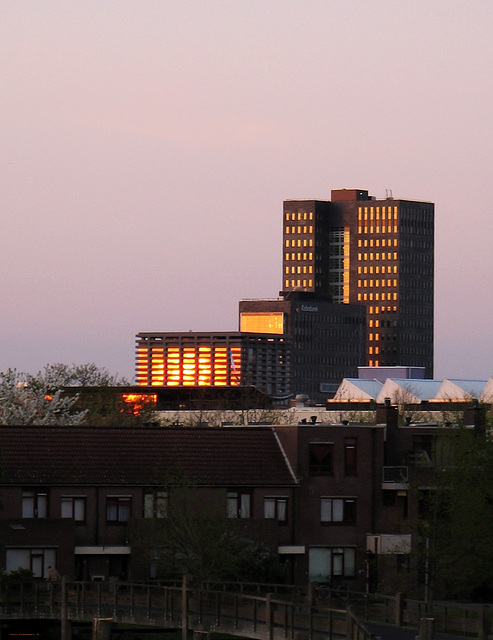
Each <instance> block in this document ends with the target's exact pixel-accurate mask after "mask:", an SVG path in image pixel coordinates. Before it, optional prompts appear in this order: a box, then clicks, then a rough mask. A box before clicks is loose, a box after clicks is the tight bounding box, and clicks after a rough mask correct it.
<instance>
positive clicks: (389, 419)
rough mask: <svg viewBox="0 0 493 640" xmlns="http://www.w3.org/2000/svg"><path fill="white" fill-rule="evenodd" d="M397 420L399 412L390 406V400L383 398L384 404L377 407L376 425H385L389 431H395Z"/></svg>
mask: <svg viewBox="0 0 493 640" xmlns="http://www.w3.org/2000/svg"><path fill="white" fill-rule="evenodd" d="M398 418H399V410H398V409H397V407H393V406H392V405H391V404H390V398H385V403H384V404H383V405H379V406H378V407H377V412H376V416H375V422H376V424H386V425H387V427H388V428H389V429H396V428H397V425H398Z"/></svg>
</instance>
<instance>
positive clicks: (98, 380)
mask: <svg viewBox="0 0 493 640" xmlns="http://www.w3.org/2000/svg"><path fill="white" fill-rule="evenodd" d="M121 384H128V383H127V381H126V380H124V379H120V378H118V376H112V375H110V374H109V373H108V371H107V370H106V369H104V368H99V367H97V365H95V364H84V365H77V366H76V365H72V366H68V365H65V364H53V365H47V366H46V367H45V368H44V369H43V371H40V372H38V373H37V374H36V375H32V374H28V373H22V372H19V371H17V370H16V369H8V370H7V371H6V372H0V424H3V425H34V424H35V425H50V424H51V425H53V424H63V425H74V424H81V423H82V422H84V420H85V418H86V415H87V413H88V410H87V409H84V410H81V409H80V408H79V407H78V406H77V402H78V399H79V396H78V394H76V393H75V394H74V393H64V388H65V387H105V386H106V387H109V386H117V385H121Z"/></svg>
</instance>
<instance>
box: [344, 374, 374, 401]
mask: <svg viewBox="0 0 493 640" xmlns="http://www.w3.org/2000/svg"><path fill="white" fill-rule="evenodd" d="M382 386H383V385H382V383H381V382H379V381H378V380H362V379H360V378H344V380H343V381H342V382H341V384H340V385H339V388H338V389H337V392H336V394H335V396H334V401H338V402H344V401H349V400H351V401H354V402H368V401H370V400H375V399H376V397H377V396H378V394H379V392H380V389H381V388H382Z"/></svg>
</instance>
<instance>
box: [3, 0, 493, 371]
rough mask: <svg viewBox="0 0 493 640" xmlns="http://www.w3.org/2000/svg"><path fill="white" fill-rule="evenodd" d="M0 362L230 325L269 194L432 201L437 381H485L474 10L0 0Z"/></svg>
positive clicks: (274, 288)
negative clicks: (343, 192) (347, 191)
mask: <svg viewBox="0 0 493 640" xmlns="http://www.w3.org/2000/svg"><path fill="white" fill-rule="evenodd" d="M0 18H1V19H0V60H1V66H0V80H1V87H2V100H1V102H0V113H1V120H0V121H1V124H2V138H1V140H2V144H1V149H2V155H1V158H0V167H1V172H0V176H1V177H0V180H1V182H0V203H1V234H0V243H1V244H0V279H1V280H0V287H1V289H0V290H1V300H2V313H1V315H0V340H1V349H0V370H5V369H7V368H8V367H16V368H17V369H20V370H25V371H31V372H34V371H36V370H38V369H40V368H41V367H43V365H45V364H47V363H54V362H66V363H68V364H71V363H82V362H96V363H97V364H99V365H102V366H105V367H107V368H108V369H109V370H110V371H111V372H113V373H116V372H118V373H120V374H121V375H126V376H127V377H130V378H131V377H132V376H133V367H134V336H135V334H136V333H137V332H139V331H154V330H158V331H182V330H184V331H187V330H189V329H191V330H218V331H221V330H236V329H237V305H238V300H240V299H241V298H253V297H275V296H276V295H277V293H278V291H279V289H280V286H281V249H282V230H281V217H282V201H283V200H284V199H289V198H318V199H328V198H330V190H331V189H332V188H344V187H346V188H361V189H368V190H369V191H370V192H371V194H373V195H375V196H377V197H384V196H385V191H386V189H392V192H393V195H394V197H396V198H408V199H417V200H419V199H421V200H431V201H434V202H435V203H436V280H435V282H436V288H435V299H436V305H435V310H436V321H435V335H436V342H435V345H436V358H435V376H436V377H465V378H488V377H489V376H493V333H492V328H491V327H492V323H491V318H492V317H493V287H492V286H491V274H492V268H493V258H492V255H493V250H492V245H493V210H492V205H491V198H490V197H489V189H490V186H489V185H490V182H489V180H490V179H491V176H490V174H491V169H492V155H493V151H492V148H493V147H492V139H493V119H492V113H493V81H492V72H491V63H492V60H493V39H492V38H491V32H492V30H493V3H492V2H491V0H484V1H474V0H471V1H470V2H464V1H458V0H441V1H433V0H426V1H424V0H423V1H418V0H416V1H414V0H413V1H407V2H399V1H397V0H392V1H390V0H389V1H380V0H373V1H372V2H368V0H331V1H330V2H328V1H327V0H310V1H309V2H302V1H301V0H299V1H296V2H295V1H290V0H284V1H283V2H280V1H279V0H276V1H272V0H258V1H257V0H249V1H248V2H245V0H241V1H237V0H224V1H221V2H217V1H212V0H211V1H208V0H200V1H199V0H196V1H195V2H188V1H186V0H179V1H178V0H177V1H173V2H171V1H170V2H167V1H166V0H156V1H154V0H146V2H137V1H136V0H133V1H129V0H119V1H118V2H116V1H111V0H105V2H82V1H74V0H69V1H67V2H56V1H49V2H48V1H43V0H40V1H37V2H31V1H29V2H28V1H24V0H6V1H5V2H3V3H2V4H1V6H0Z"/></svg>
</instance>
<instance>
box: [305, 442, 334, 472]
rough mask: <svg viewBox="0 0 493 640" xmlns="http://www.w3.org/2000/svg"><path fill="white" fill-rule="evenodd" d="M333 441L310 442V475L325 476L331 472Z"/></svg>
mask: <svg viewBox="0 0 493 640" xmlns="http://www.w3.org/2000/svg"><path fill="white" fill-rule="evenodd" d="M333 460H334V443H333V442H325V443H318V442H317V443H310V475H311V476H327V475H332V473H333Z"/></svg>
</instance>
